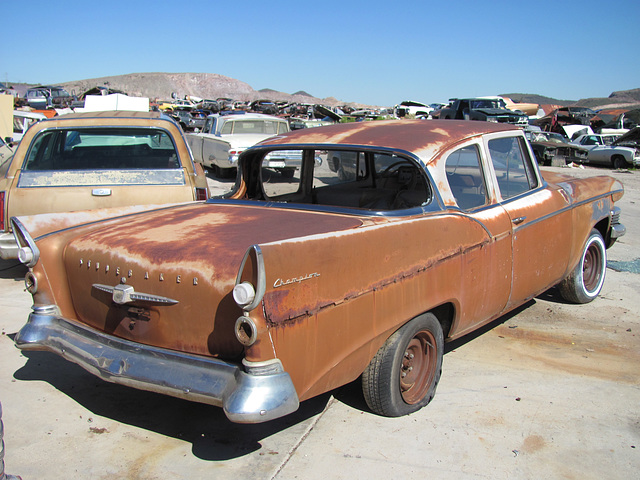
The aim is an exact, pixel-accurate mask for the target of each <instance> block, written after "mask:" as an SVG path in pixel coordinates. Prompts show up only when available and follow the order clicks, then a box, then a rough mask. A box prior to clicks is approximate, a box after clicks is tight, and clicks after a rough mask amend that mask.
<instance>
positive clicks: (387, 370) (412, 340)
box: [362, 313, 444, 417]
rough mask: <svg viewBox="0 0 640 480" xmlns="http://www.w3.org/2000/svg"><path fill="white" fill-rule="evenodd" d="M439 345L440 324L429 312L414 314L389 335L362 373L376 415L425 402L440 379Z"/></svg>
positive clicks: (396, 412)
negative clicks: (407, 321) (415, 315)
mask: <svg viewBox="0 0 640 480" xmlns="http://www.w3.org/2000/svg"><path fill="white" fill-rule="evenodd" d="M443 345H444V338H443V334H442V327H441V326H440V322H438V319H437V318H436V317H435V315H433V314H431V313H427V314H424V315H420V316H419V317H416V318H414V319H413V320H411V321H410V322H409V323H407V324H405V325H404V326H403V327H402V328H400V329H399V330H398V331H396V332H395V333H394V334H393V335H391V337H389V339H388V340H387V341H386V342H385V344H384V345H383V346H382V347H381V348H380V350H378V353H376V355H375V357H373V359H372V360H371V362H370V363H369V365H368V366H367V368H366V369H365V371H364V373H363V374H362V391H363V393H364V397H365V400H366V402H367V405H369V408H370V409H371V410H372V411H373V412H375V413H377V414H379V415H384V416H387V417H399V416H402V415H407V414H409V413H413V412H415V411H417V410H420V409H421V408H422V407H424V406H425V405H426V404H428V403H429V402H430V401H431V399H432V398H433V396H434V394H435V391H436V387H437V385H438V381H439V380H440V374H441V372H442V352H443Z"/></svg>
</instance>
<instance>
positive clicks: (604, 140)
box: [572, 133, 640, 169]
mask: <svg viewBox="0 0 640 480" xmlns="http://www.w3.org/2000/svg"><path fill="white" fill-rule="evenodd" d="M619 137H620V135H602V134H597V133H593V134H586V135H580V136H579V137H578V138H576V139H575V140H574V141H573V142H572V143H574V144H576V145H580V146H582V147H584V148H586V149H587V150H589V153H588V155H587V160H586V163H593V164H600V165H610V166H612V167H613V168H616V169H618V168H627V167H629V166H636V167H637V166H639V165H640V151H638V150H637V149H635V148H632V147H622V146H619V145H614V142H615V141H616V140H617V139H618V138H619Z"/></svg>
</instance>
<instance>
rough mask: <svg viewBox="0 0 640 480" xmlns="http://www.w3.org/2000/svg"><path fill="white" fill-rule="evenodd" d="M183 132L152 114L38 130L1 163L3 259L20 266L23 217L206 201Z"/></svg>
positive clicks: (59, 121)
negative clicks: (18, 220)
mask: <svg viewBox="0 0 640 480" xmlns="http://www.w3.org/2000/svg"><path fill="white" fill-rule="evenodd" d="M209 196H210V195H209V187H208V186H207V179H206V177H205V175H204V171H203V170H202V168H201V167H200V166H199V165H198V166H196V164H195V163H194V162H193V159H192V157H191V155H190V153H189V148H188V147H187V142H186V140H185V138H184V135H183V133H182V130H181V129H180V127H179V126H178V124H177V123H176V122H175V121H173V120H172V119H170V118H169V117H167V116H165V115H161V114H159V113H155V112H152V113H149V112H124V111H119V112H115V111H111V112H110V111H106V112H91V113H78V114H68V115H62V116H59V117H54V118H52V119H49V120H42V121H40V122H38V123H35V124H33V125H32V126H31V127H30V128H29V130H27V132H26V133H25V134H24V137H23V139H22V141H21V142H20V145H19V146H18V147H17V149H16V151H15V154H14V155H13V156H9V155H7V156H2V157H0V258H2V259H11V258H18V253H19V252H18V246H17V244H16V241H15V238H14V236H13V233H12V232H11V228H10V225H9V219H10V218H11V217H13V216H15V215H34V214H39V213H47V214H60V213H62V212H70V211H77V210H95V209H105V208H111V207H126V206H132V208H133V207H135V208H136V209H138V210H140V209H141V208H143V207H141V206H145V205H147V206H148V205H159V204H167V203H183V202H190V201H194V200H206V199H207V198H208V197H209Z"/></svg>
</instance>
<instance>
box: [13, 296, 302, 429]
mask: <svg viewBox="0 0 640 480" xmlns="http://www.w3.org/2000/svg"><path fill="white" fill-rule="evenodd" d="M54 309H55V307H53V308H51V309H43V308H42V307H39V308H37V309H36V308H34V311H32V312H31V314H30V315H29V320H28V322H27V324H26V325H25V326H24V327H22V329H21V330H20V331H19V332H18V334H17V335H16V337H15V343H16V346H17V347H18V348H20V349H22V350H45V351H49V352H52V353H56V354H58V355H60V356H62V357H64V358H65V359H67V360H69V361H71V362H74V363H76V364H78V365H79V366H81V367H82V368H84V369H85V370H87V371H88V372H90V373H92V374H94V375H96V376H98V377H100V378H102V379H103V380H106V381H108V382H112V383H118V384H121V385H127V386H129V387H134V388H138V389H140V390H147V391H150V392H156V393H162V394H166V395H171V396H173V397H177V398H183V399H186V400H191V401H194V402H200V403H206V404H209V405H215V406H221V407H222V408H223V410H224V412H225V414H226V416H227V417H228V418H229V420H231V421H232V422H237V423H260V422H266V421H268V420H273V419H275V418H279V417H282V416H284V415H287V414H289V413H292V412H294V411H296V410H297V409H298V406H299V400H298V395H297V393H296V391H295V388H294V386H293V382H292V381H291V377H290V376H289V374H288V373H286V372H285V371H284V369H283V367H282V364H281V363H280V360H278V359H273V360H269V361H267V362H261V363H259V364H258V363H252V362H243V363H244V368H243V367H242V366H240V365H237V364H235V363H230V362H226V361H224V360H219V359H215V358H210V357H202V356H198V355H191V354H186V353H181V352H175V351H172V350H166V349H162V348H156V347H151V346H148V345H142V344H139V343H135V342H130V341H128V340H124V339H121V338H117V337H113V336H110V335H106V334H104V333H102V332H99V331H97V330H94V329H91V328H89V327H87V326H85V325H81V324H79V323H76V322H72V321H69V320H66V319H64V318H62V317H60V316H57V315H55V314H52V313H51V312H53V311H54ZM55 310H57V309H55ZM44 312H47V313H44Z"/></svg>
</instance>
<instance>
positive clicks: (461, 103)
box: [438, 97, 529, 126]
mask: <svg viewBox="0 0 640 480" xmlns="http://www.w3.org/2000/svg"><path fill="white" fill-rule="evenodd" d="M438 118H439V119H444V120H447V119H454V120H479V121H482V122H494V123H512V124H514V125H522V126H524V125H527V124H528V123H529V117H528V116H527V115H526V114H524V113H522V112H515V111H513V110H509V109H508V108H507V107H506V103H505V101H504V100H503V99H501V98H482V97H479V98H452V99H451V104H450V105H449V106H448V107H444V108H442V109H441V110H440V111H439V113H438Z"/></svg>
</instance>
